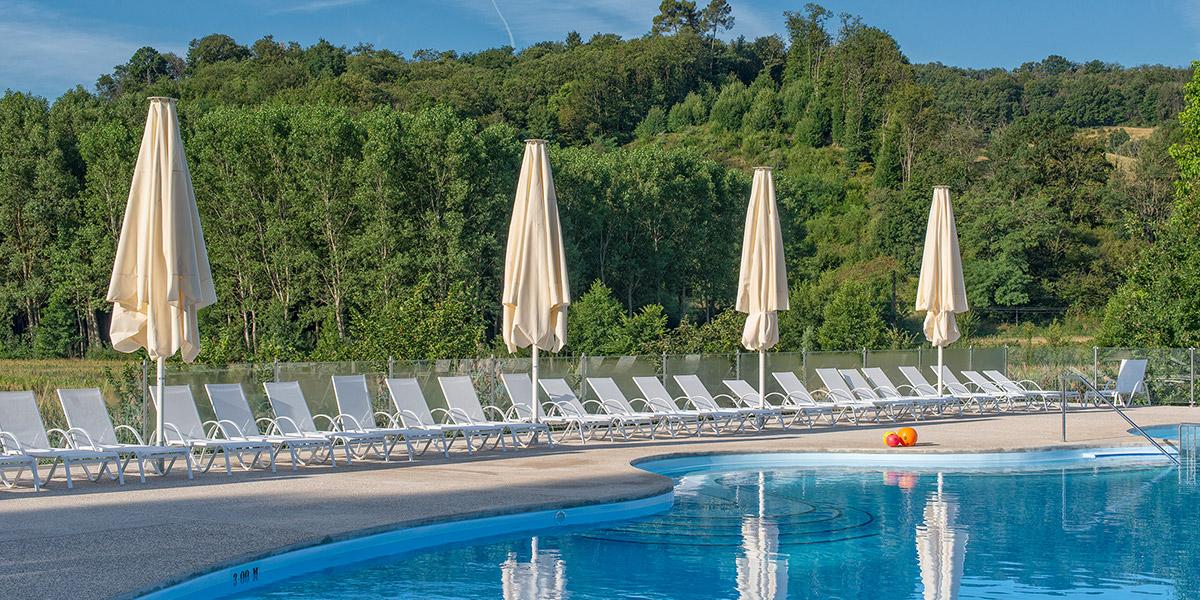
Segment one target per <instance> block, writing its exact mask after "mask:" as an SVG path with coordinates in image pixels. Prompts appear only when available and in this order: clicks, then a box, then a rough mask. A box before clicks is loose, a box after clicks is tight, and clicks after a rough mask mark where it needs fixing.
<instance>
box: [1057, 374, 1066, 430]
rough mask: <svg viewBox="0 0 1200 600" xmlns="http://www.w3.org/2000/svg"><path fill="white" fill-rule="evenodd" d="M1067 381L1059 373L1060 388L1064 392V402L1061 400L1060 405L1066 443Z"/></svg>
mask: <svg viewBox="0 0 1200 600" xmlns="http://www.w3.org/2000/svg"><path fill="white" fill-rule="evenodd" d="M1065 383H1066V381H1065V380H1063V376H1062V375H1061V374H1059V376H1058V389H1060V390H1062V392H1063V397H1062V402H1059V406H1061V407H1062V441H1063V442H1064V443H1065V442H1066V441H1067V388H1066V387H1064V385H1063V384H1065Z"/></svg>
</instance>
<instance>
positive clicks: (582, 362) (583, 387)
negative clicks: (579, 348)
mask: <svg viewBox="0 0 1200 600" xmlns="http://www.w3.org/2000/svg"><path fill="white" fill-rule="evenodd" d="M587 388H588V386H587V355H586V354H582V353H581V354H580V355H579V392H578V394H579V399H580V400H587Z"/></svg>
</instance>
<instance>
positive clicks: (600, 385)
mask: <svg viewBox="0 0 1200 600" xmlns="http://www.w3.org/2000/svg"><path fill="white" fill-rule="evenodd" d="M587 382H588V385H590V386H592V391H593V392H596V398H597V399H598V400H600V402H602V403H614V404H616V405H617V406H620V407H621V408H624V409H625V410H626V411H627V412H630V413H634V412H637V410H635V409H634V408H633V404H632V403H630V402H629V399H628V398H626V397H625V394H624V393H623V392H622V391H621V387H620V386H618V385H617V381H616V380H615V379H613V378H612V377H588V378H587ZM547 391H549V390H547Z"/></svg>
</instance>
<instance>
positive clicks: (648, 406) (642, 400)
mask: <svg viewBox="0 0 1200 600" xmlns="http://www.w3.org/2000/svg"><path fill="white" fill-rule="evenodd" d="M637 402H640V403H641V404H642V409H643V411H644V412H656V411H655V410H654V405H653V404H650V402H649V401H647V400H646V399H645V398H634V399H632V400H630V401H629V405H630V406H632V407H634V408H637V404H635V403H637Z"/></svg>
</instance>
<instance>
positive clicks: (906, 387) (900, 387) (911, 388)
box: [885, 383, 936, 396]
mask: <svg viewBox="0 0 1200 600" xmlns="http://www.w3.org/2000/svg"><path fill="white" fill-rule="evenodd" d="M885 387H886V386H885ZM890 389H893V390H895V391H896V392H903V391H904V390H908V394H903V393H902V394H900V395H901V396H905V395H908V396H923V395H925V393H924V392H922V391H921V390H918V389H917V388H916V387H914V386H911V385H907V384H904V383H902V384H900V385H898V386H896V387H894V388H890ZM934 393H936V392H934Z"/></svg>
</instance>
